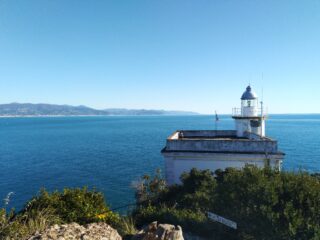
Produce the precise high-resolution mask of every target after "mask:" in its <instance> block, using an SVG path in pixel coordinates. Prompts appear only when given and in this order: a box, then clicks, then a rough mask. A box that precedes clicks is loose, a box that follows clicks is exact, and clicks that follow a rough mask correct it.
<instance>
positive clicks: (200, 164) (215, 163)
mask: <svg viewBox="0 0 320 240" xmlns="http://www.w3.org/2000/svg"><path fill="white" fill-rule="evenodd" d="M268 158H269V159H270V160H269V161H270V166H271V167H272V168H277V169H279V168H280V167H281V161H282V158H283V156H282V155H280V156H279V155H272V156H268ZM246 164H253V165H256V166H257V167H261V168H262V167H264V166H265V164H266V156H264V155H261V154H219V153H216V154H204V155H203V154H201V155H197V154H195V155H192V154H190V153H185V154H183V153H171V154H169V155H168V154H167V156H165V172H166V181H167V183H168V184H170V185H171V184H175V183H177V184H179V183H180V176H181V174H182V173H183V172H190V170H191V169H192V168H197V169H200V170H206V169H209V170H211V171H212V172H214V171H216V170H217V169H222V170H224V169H225V168H227V167H234V168H243V167H244V166H245V165H246Z"/></svg>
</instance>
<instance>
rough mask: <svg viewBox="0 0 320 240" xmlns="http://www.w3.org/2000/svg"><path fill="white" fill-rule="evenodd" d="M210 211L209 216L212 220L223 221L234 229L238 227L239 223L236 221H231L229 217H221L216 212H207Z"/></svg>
mask: <svg viewBox="0 0 320 240" xmlns="http://www.w3.org/2000/svg"><path fill="white" fill-rule="evenodd" d="M207 213H208V218H209V219H211V220H212V221H216V222H219V223H222V224H224V225H226V226H228V227H231V228H233V229H237V223H236V222H234V221H231V220H229V219H226V218H224V217H221V216H219V215H217V214H214V213H212V212H207Z"/></svg>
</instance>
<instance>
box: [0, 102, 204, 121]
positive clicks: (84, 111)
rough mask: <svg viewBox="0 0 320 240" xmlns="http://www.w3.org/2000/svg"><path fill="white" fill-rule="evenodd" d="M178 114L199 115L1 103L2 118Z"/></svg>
mask: <svg viewBox="0 0 320 240" xmlns="http://www.w3.org/2000/svg"><path fill="white" fill-rule="evenodd" d="M159 115H163V116H169V115H173V116H177V115H198V113H196V112H191V111H166V110H150V109H124V108H120V109H119V108H109V109H103V110H98V109H94V108H90V107H87V106H70V105H55V104H44V103H39V104H33V103H9V104H0V117H1V118H17V117H90V116H92V117H93V116H159Z"/></svg>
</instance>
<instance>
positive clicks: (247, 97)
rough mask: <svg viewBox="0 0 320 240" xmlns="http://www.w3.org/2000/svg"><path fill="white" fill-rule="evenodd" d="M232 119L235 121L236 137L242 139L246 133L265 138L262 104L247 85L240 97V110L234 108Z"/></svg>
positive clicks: (264, 116)
mask: <svg viewBox="0 0 320 240" xmlns="http://www.w3.org/2000/svg"><path fill="white" fill-rule="evenodd" d="M232 118H234V119H235V124H236V131H237V137H243V136H244V135H245V133H246V132H249V133H254V134H257V135H260V136H262V137H264V136H265V119H266V115H265V113H264V111H263V102H262V101H261V102H260V106H259V102H258V97H257V95H256V94H255V92H253V91H252V89H251V86H250V85H249V86H248V87H247V89H246V91H245V92H244V93H243V94H242V96H241V108H240V109H239V108H234V109H233V113H232Z"/></svg>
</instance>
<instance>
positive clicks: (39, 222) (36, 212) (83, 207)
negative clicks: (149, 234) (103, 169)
mask: <svg viewBox="0 0 320 240" xmlns="http://www.w3.org/2000/svg"><path fill="white" fill-rule="evenodd" d="M120 220H121V218H120V216H119V215H118V214H116V213H113V212H112V211H111V210H110V209H109V208H108V206H107V205H106V203H105V199H104V196H103V194H102V193H100V192H97V191H95V190H91V191H90V190H88V189H87V188H75V189H69V188H66V189H64V190H63V191H62V192H58V191H55V192H52V193H49V192H47V191H46V190H44V189H42V190H41V191H40V193H39V195H38V196H36V197H34V198H33V199H31V200H30V201H29V202H28V203H27V204H26V206H25V208H24V209H23V210H22V211H20V212H18V213H15V212H14V211H11V212H10V213H7V212H6V210H5V209H0V239H26V238H27V237H28V236H30V235H32V234H34V233H35V232H37V231H42V230H44V229H45V228H47V227H48V226H51V225H53V224H60V223H71V222H77V223H79V224H86V223H91V222H102V221H103V222H106V223H108V224H109V225H111V226H113V227H115V228H117V227H119V226H122V225H121V221H120Z"/></svg>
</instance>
